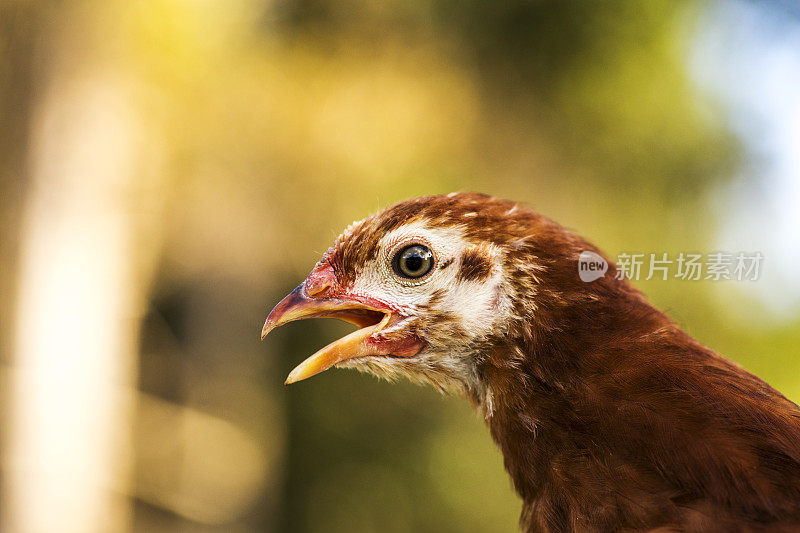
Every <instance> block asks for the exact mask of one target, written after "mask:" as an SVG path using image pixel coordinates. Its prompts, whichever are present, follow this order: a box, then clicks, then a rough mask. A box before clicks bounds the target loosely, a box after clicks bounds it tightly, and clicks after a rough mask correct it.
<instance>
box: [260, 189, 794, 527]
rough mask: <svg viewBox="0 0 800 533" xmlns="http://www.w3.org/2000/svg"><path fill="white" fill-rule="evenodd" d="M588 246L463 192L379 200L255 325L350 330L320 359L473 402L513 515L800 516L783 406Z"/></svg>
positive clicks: (314, 369)
mask: <svg viewBox="0 0 800 533" xmlns="http://www.w3.org/2000/svg"><path fill="white" fill-rule="evenodd" d="M584 251H592V252H595V253H598V254H600V252H599V250H597V249H596V248H595V247H594V246H592V245H591V244H589V243H587V242H586V241H585V240H583V239H581V238H580V237H578V236H576V235H574V234H572V233H570V232H569V231H567V230H565V229H564V228H562V227H561V226H559V225H558V224H556V223H554V222H552V221H550V220H548V219H546V218H545V217H543V216H541V215H538V214H536V213H534V212H532V211H530V210H528V209H526V208H525V207H523V206H520V205H518V204H516V203H513V202H508V201H504V200H498V199H495V198H491V197H488V196H485V195H482V194H475V193H459V194H449V195H447V196H429V197H424V198H417V199H414V200H408V201H405V202H401V203H399V204H396V205H394V206H392V207H390V208H388V209H386V210H385V211H383V212H381V213H378V214H377V215H374V216H371V217H369V218H366V219H364V220H362V221H360V222H356V223H354V224H352V225H351V226H350V227H348V228H347V229H346V230H345V231H344V233H342V235H341V236H339V237H338V238H337V240H336V242H335V243H334V244H333V246H332V247H331V248H330V249H329V250H328V251H327V252H326V253H325V255H324V256H323V257H322V259H321V260H320V262H319V263H318V264H317V265H316V266H315V267H314V269H313V270H312V271H311V274H310V275H309V276H308V278H307V279H306V280H305V281H304V282H303V283H302V284H301V285H300V286H299V287H298V288H297V289H295V290H294V291H293V292H292V293H291V294H290V295H289V296H287V297H286V298H285V299H284V300H283V301H281V302H280V303H279V304H278V305H277V306H276V307H275V309H274V310H273V311H272V312H271V313H270V315H269V317H268V318H267V322H266V324H265V325H264V329H263V331H262V338H263V337H264V336H265V335H266V334H267V333H269V331H270V330H271V329H273V328H275V327H277V326H280V325H282V324H285V323H286V322H289V321H292V320H297V319H301V318H312V317H333V318H339V319H342V320H346V321H348V322H351V323H353V324H356V325H357V326H358V327H359V329H357V330H356V331H354V332H353V333H351V334H349V335H347V336H345V337H343V338H342V339H339V340H338V341H335V342H333V343H332V344H330V345H329V346H327V347H325V348H323V349H322V350H320V351H319V352H317V353H316V354H314V355H312V356H311V357H310V358H308V359H307V360H306V361H304V362H303V363H302V364H300V365H299V366H298V367H297V368H295V369H294V370H293V371H292V372H291V374H290V375H289V377H288V378H287V380H286V383H287V384H289V383H293V382H295V381H299V380H302V379H305V378H307V377H309V376H312V375H314V374H316V373H318V372H321V371H323V370H326V369H327V368H330V367H331V366H334V365H335V366H339V367H349V368H356V369H359V370H364V371H368V372H371V373H373V374H377V375H378V376H382V377H388V378H391V377H395V376H397V375H402V376H406V377H408V378H410V379H412V380H415V381H422V382H429V383H430V384H432V385H433V386H435V387H436V388H438V389H440V390H442V391H454V392H458V393H461V394H464V395H465V396H466V397H467V398H469V399H470V400H471V401H472V402H473V403H474V404H475V406H476V407H477V408H478V409H479V410H480V411H481V412H482V413H483V415H484V417H485V419H486V422H487V424H488V426H489V429H490V431H491V434H492V437H493V438H494V440H495V441H496V442H497V444H498V445H499V446H500V448H501V450H502V452H503V455H504V457H505V466H506V469H507V470H508V472H509V474H510V475H511V478H512V479H513V482H514V486H515V488H516V490H517V491H518V492H519V494H520V496H521V497H522V499H523V502H524V503H523V511H522V517H521V524H522V527H523V529H525V530H527V531H652V530H658V531H800V409H798V407H797V406H796V405H795V404H793V403H792V402H790V401H789V400H787V399H786V398H784V397H783V396H782V395H781V394H780V393H779V392H777V391H776V390H775V389H773V388H772V387H770V386H769V385H767V384H766V383H764V382H763V381H761V380H760V379H759V378H757V377H756V376H754V375H752V374H750V373H749V372H747V371H746V370H744V369H742V368H741V367H739V366H737V365H736V364H734V363H732V362H730V361H728V360H726V359H724V358H722V357H720V356H719V355H717V354H716V353H714V352H713V351H712V350H710V349H708V348H706V347H705V346H703V345H701V344H700V343H698V342H697V341H695V340H694V339H692V338H691V337H690V336H689V335H687V334H686V333H684V332H683V331H681V329H680V328H679V327H678V326H677V325H676V324H675V323H674V322H673V321H672V320H670V319H669V318H668V317H667V316H666V315H665V314H664V313H662V312H661V311H659V310H658V309H656V308H655V307H653V306H652V305H650V304H649V303H648V302H647V300H646V299H645V297H644V296H643V295H642V294H641V293H640V292H639V291H637V290H636V289H635V288H633V287H632V286H631V284H630V283H629V282H628V281H626V280H624V279H617V277H616V276H615V274H616V273H617V268H616V266H615V265H614V264H613V263H611V262H609V270H608V272H607V273H606V275H605V276H604V277H601V278H599V279H597V280H595V281H592V282H591V283H586V282H583V281H581V279H580V278H579V275H578V257H579V255H580V254H581V252H584Z"/></svg>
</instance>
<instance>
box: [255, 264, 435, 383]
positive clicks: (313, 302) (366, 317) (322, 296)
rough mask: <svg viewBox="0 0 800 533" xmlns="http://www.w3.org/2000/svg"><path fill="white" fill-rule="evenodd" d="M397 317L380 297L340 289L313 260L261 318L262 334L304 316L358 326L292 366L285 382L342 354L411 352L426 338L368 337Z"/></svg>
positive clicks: (307, 374)
mask: <svg viewBox="0 0 800 533" xmlns="http://www.w3.org/2000/svg"><path fill="white" fill-rule="evenodd" d="M400 316H401V315H400V313H399V312H398V310H396V309H393V308H392V307H391V306H389V305H388V304H386V303H384V302H380V301H378V300H376V299H373V298H368V297H365V296H361V295H354V294H349V293H347V292H346V291H343V290H341V288H340V287H339V286H338V284H337V283H336V278H335V275H334V273H333V269H332V268H331V267H330V265H327V264H323V265H317V267H315V268H314V270H312V271H311V274H309V276H308V278H306V280H305V281H304V282H303V283H301V284H300V285H299V286H298V287H297V288H296V289H295V290H293V291H292V292H291V293H289V295H288V296H286V297H285V298H284V299H283V300H281V301H280V302H279V303H278V305H276V306H275V308H274V309H273V310H272V312H270V314H269V316H268V317H267V321H266V322H265V323H264V328H263V329H262V330H261V338H262V339H263V338H264V337H266V336H267V334H268V333H269V332H270V331H272V330H273V329H275V328H277V327H279V326H282V325H283V324H286V323H288V322H291V321H293V320H300V319H304V318H321V317H331V318H338V319H340V320H345V321H347V322H350V323H351V324H355V325H357V326H359V328H360V329H358V330H356V331H354V332H353V333H350V334H349V335H347V336H345V337H343V338H341V339H339V340H337V341H335V342H333V343H331V344H329V345H328V346H326V347H325V348H323V349H321V350H320V351H318V352H317V353H315V354H314V355H312V356H311V357H309V358H308V359H306V360H305V361H303V362H302V363H301V364H300V365H298V366H297V367H296V368H295V369H294V370H292V372H291V373H290V374H289V377H287V378H286V384H287V385H289V384H291V383H294V382H295V381H301V380H303V379H306V378H308V377H311V376H313V375H315V374H318V373H320V372H322V371H324V370H327V369H328V368H330V367H332V366H333V365H335V364H337V363H339V362H342V361H345V360H347V359H354V358H358V357H369V356H376V355H392V356H396V357H411V356H414V355H416V354H417V353H419V351H420V350H421V349H422V348H423V347H424V345H425V343H424V342H423V341H422V340H420V339H418V338H417V337H415V336H410V337H407V338H405V339H401V340H399V341H398V340H394V341H387V340H385V339H377V338H374V337H372V335H373V334H374V333H377V332H379V331H380V330H382V329H383V328H385V327H386V325H387V324H389V323H395V322H396V321H397V320H398V319H399V317H400Z"/></svg>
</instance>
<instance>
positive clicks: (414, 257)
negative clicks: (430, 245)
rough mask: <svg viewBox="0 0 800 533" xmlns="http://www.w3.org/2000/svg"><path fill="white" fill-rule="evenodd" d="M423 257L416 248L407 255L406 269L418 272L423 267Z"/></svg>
mask: <svg viewBox="0 0 800 533" xmlns="http://www.w3.org/2000/svg"><path fill="white" fill-rule="evenodd" d="M422 263H423V259H422V256H421V255H419V252H417V251H416V250H415V251H413V252H411V253H410V254H409V255H407V256H406V270H408V271H409V272H413V273H416V272H417V271H419V270H421V269H422Z"/></svg>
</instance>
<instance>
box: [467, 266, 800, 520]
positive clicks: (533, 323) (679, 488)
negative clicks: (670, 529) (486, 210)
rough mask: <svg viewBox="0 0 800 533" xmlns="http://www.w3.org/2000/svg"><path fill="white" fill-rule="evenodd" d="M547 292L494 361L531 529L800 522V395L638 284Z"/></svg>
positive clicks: (488, 361) (491, 379)
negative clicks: (664, 307) (694, 333)
mask: <svg viewBox="0 0 800 533" xmlns="http://www.w3.org/2000/svg"><path fill="white" fill-rule="evenodd" d="M545 275H546V274H545ZM551 281H552V280H551ZM541 285H544V283H542V284H541ZM541 285H540V286H541ZM550 286H561V287H569V286H570V285H569V284H563V283H562V284H560V285H550ZM536 301H537V303H538V305H537V307H536V308H535V309H534V308H523V309H520V310H519V311H520V315H521V316H522V319H521V320H519V321H518V322H516V323H514V324H512V325H511V327H510V328H509V331H508V335H507V336H506V337H505V338H504V339H503V341H502V342H496V343H495V344H493V346H494V349H493V350H491V351H489V352H488V353H486V354H485V357H484V359H483V363H482V367H481V373H482V376H483V379H484V381H485V383H486V385H487V387H488V389H489V390H490V391H491V394H492V398H493V413H492V416H491V417H489V419H488V423H489V426H490V429H491V433H492V436H493V438H494V439H495V441H496V442H497V443H498V444H499V446H500V448H501V449H502V452H503V454H504V457H505V465H506V468H507V470H508V471H509V473H510V474H511V477H512V479H513V482H514V485H515V487H516V489H517V491H518V492H519V494H520V495H521V496H522V498H523V500H524V502H525V507H524V510H523V517H522V520H523V524H524V525H526V527H527V528H529V529H530V530H532V531H538V530H553V531H564V530H571V529H572V530H575V529H577V530H586V529H592V528H595V527H597V528H599V529H600V530H618V529H621V528H634V529H636V528H646V527H661V526H670V525H676V524H677V525H680V526H681V527H687V528H690V529H691V527H698V528H701V529H702V527H701V526H703V525H704V524H705V525H706V526H708V527H709V528H711V527H712V526H713V527H718V526H719V525H720V524H731V527H732V525H733V524H750V525H753V527H757V526H759V524H772V525H773V526H774V525H775V524H776V523H778V522H779V521H786V520H789V521H790V522H791V523H792V524H800V411H799V410H798V409H797V406H795V405H794V404H792V403H791V402H789V401H788V400H786V399H785V398H784V397H783V396H781V395H780V394H779V393H778V392H777V391H775V390H774V389H772V388H771V387H769V386H768V385H767V384H765V383H764V382H762V381H761V380H759V379H758V378H756V377H755V376H753V375H752V374H749V373H748V372H746V371H745V370H743V369H741V368H740V367H738V366H736V365H734V364H733V363H730V362H729V361H727V360H725V359H723V358H721V357H719V356H717V355H716V354H714V353H713V352H712V351H710V350H709V349H707V348H705V347H703V346H701V345H700V344H699V343H697V342H696V341H694V340H693V339H692V338H691V337H689V336H688V335H687V334H685V333H684V332H682V331H681V330H680V329H679V328H678V327H677V326H676V325H675V324H674V323H673V322H672V321H671V320H670V319H669V318H668V317H666V315H664V314H662V313H661V312H659V311H658V310H656V309H655V308H654V307H652V306H651V305H650V304H649V303H647V302H646V301H645V299H644V297H643V296H641V295H640V294H639V293H638V292H637V291H635V290H634V289H633V288H632V287H630V285H629V284H628V283H627V282H624V281H619V280H615V279H606V280H601V283H599V284H598V285H596V286H594V287H593V288H592V289H591V290H589V289H587V288H585V287H580V286H576V290H575V292H573V293H570V292H569V291H568V290H567V291H566V292H561V293H559V294H549V295H548V294H542V293H541V291H540V292H539V294H538V295H537V298H536ZM498 341H499V340H498ZM738 527H739V526H737V528H738Z"/></svg>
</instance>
